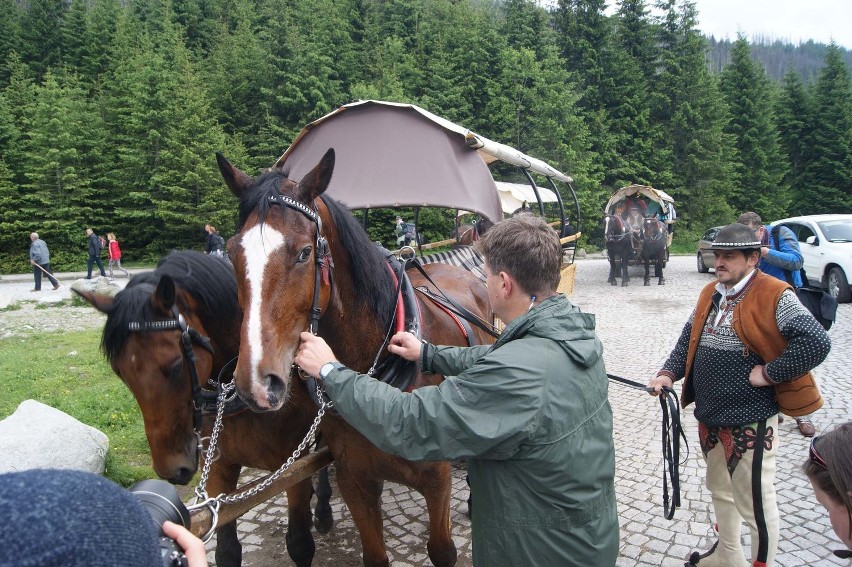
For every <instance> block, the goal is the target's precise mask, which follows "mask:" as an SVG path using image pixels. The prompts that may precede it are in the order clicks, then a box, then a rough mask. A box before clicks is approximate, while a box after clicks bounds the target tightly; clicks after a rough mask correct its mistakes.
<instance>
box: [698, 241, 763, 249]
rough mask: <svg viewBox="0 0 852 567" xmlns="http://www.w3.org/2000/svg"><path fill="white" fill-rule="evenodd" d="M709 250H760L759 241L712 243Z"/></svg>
mask: <svg viewBox="0 0 852 567" xmlns="http://www.w3.org/2000/svg"><path fill="white" fill-rule="evenodd" d="M710 249H711V250H760V240H755V241H753V242H713V243H712V244H710Z"/></svg>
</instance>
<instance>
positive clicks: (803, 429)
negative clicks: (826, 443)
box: [796, 417, 816, 437]
mask: <svg viewBox="0 0 852 567" xmlns="http://www.w3.org/2000/svg"><path fill="white" fill-rule="evenodd" d="M796 425H797V426H798V428H799V433H801V434H802V435H803V436H804V437H813V436H814V435H816V427H814V424H813V423H812V422H811V420H810V419H807V418H798V417H797V418H796Z"/></svg>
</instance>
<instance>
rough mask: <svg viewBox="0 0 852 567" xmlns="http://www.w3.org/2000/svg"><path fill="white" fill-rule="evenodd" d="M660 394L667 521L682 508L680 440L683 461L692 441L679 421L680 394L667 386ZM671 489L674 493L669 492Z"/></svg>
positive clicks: (629, 383)
mask: <svg viewBox="0 0 852 567" xmlns="http://www.w3.org/2000/svg"><path fill="white" fill-rule="evenodd" d="M606 377H607V378H609V379H610V380H612V381H614V382H618V383H620V384H624V385H625V386H628V387H630V388H634V389H636V390H642V391H643V392H648V393H651V392H653V389H652V388H649V387H648V386H644V385H642V384H640V383H639V382H634V381H633V380H628V379H627V378H622V377H621V376H615V375H614V374H609V373H607V375H606ZM659 397H660V406H662V408H663V421H662V424H663V427H662V438H663V461H665V466H664V467H663V515H664V516H665V518H666V519H667V520H671V519H672V518H673V517H674V513H675V510H676V509H677V508H678V507H680V465H681V464H683V463H682V461H681V458H680V441H681V439H683V444H684V445H685V447H686V455H685V456H684V458H683V462H685V461H686V459H687V458H688V457H689V443H688V442H687V440H686V434H685V433H684V432H683V427H682V426H681V423H680V406H679V405H678V399H677V394H676V393H675V391H674V390H673V389H671V388H669V387H666V386H664V387H663V389H662V391H661V392H660V396H659ZM670 489H671V494H670V493H669V490H670Z"/></svg>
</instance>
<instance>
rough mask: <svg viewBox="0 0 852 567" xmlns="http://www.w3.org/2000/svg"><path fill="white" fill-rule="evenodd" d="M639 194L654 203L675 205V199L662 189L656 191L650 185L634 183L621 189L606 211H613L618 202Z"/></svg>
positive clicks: (612, 198)
mask: <svg viewBox="0 0 852 567" xmlns="http://www.w3.org/2000/svg"><path fill="white" fill-rule="evenodd" d="M637 193H638V194H640V195H644V196H646V197H648V198H649V199H651V200H652V201H656V202H658V203H660V204H661V205H662V204H663V202H664V201H665V202H667V203H672V204H673V203H674V199H673V198H672V196H671V195H669V194H668V193H666V192H665V191H663V190H662V189H654V188H653V187H650V186H648V185H637V184H635V183H634V184H633V185H627V186H626V187H622V188H621V189H619V190H618V191H616V192H615V193H613V194H612V197H610V198H609V201H608V202H607V204H606V209H604V210H606V211H610V210H612V207H613V205H615V204H616V203H617V202H619V201H621V200H622V199H625V198H627V197H629V196H630V195H636V194H637Z"/></svg>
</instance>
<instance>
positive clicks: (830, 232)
mask: <svg viewBox="0 0 852 567" xmlns="http://www.w3.org/2000/svg"><path fill="white" fill-rule="evenodd" d="M778 224H783V225H784V226H786V227H788V228H789V229H790V230H792V231H793V233H794V234H795V235H796V238H797V239H798V240H799V248H800V249H801V250H802V257H803V258H804V260H805V266H804V267H805V272H807V274H808V279H809V280H810V282H811V283H812V284H814V285H817V286H819V287H822V288H825V289H826V290H828V292H829V293H830V294H831V295H833V296H834V297H836V298H837V301H838V302H840V303H845V302H848V301H849V300H850V299H852V292H850V289H849V278H850V276H852V215H809V216H804V217H790V218H788V219H781V220H777V221H775V222H773V223H772V226H775V225H778Z"/></svg>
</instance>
